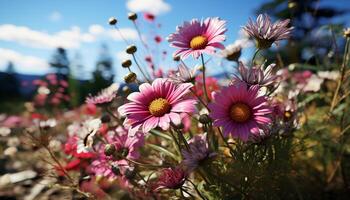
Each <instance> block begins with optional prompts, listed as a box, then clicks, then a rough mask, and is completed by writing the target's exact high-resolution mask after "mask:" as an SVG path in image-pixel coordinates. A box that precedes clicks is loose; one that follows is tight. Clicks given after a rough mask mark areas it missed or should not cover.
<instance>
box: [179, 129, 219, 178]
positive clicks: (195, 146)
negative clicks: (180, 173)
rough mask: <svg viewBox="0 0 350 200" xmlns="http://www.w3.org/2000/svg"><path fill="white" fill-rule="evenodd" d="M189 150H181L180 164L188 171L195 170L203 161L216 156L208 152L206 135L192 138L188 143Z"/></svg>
mask: <svg viewBox="0 0 350 200" xmlns="http://www.w3.org/2000/svg"><path fill="white" fill-rule="evenodd" d="M188 145H189V149H188V150H187V149H183V150H182V152H181V153H182V155H183V158H184V159H183V161H182V164H183V165H184V166H185V168H186V169H187V170H188V171H193V170H194V169H196V168H197V167H198V166H199V165H200V164H201V163H202V162H203V161H204V160H206V159H207V158H210V157H213V156H215V155H216V154H215V153H214V152H212V151H210V150H209V146H208V142H207V134H201V135H196V136H194V137H193V138H192V139H191V140H189V141H188Z"/></svg>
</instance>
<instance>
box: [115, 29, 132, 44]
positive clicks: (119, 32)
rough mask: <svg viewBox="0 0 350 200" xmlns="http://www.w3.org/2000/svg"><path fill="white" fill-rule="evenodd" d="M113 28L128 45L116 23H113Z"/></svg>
mask: <svg viewBox="0 0 350 200" xmlns="http://www.w3.org/2000/svg"><path fill="white" fill-rule="evenodd" d="M114 28H115V29H116V30H117V32H118V34H119V35H120V37H121V38H122V40H124V42H125V43H126V45H130V43H129V42H128V41H127V40H126V39H125V37H124V36H123V34H122V32H121V31H120V30H119V28H118V26H117V25H114Z"/></svg>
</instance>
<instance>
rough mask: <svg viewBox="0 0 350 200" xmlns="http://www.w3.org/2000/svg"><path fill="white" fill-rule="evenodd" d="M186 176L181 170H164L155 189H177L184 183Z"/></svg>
mask: <svg viewBox="0 0 350 200" xmlns="http://www.w3.org/2000/svg"><path fill="white" fill-rule="evenodd" d="M185 180H186V174H185V172H184V170H183V169H181V168H175V169H172V168H166V169H163V170H162V172H161V175H160V176H159V178H158V183H157V185H158V187H157V188H156V189H161V188H167V189H179V188H181V186H182V185H183V184H184V183H185Z"/></svg>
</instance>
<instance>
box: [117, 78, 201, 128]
mask: <svg viewBox="0 0 350 200" xmlns="http://www.w3.org/2000/svg"><path fill="white" fill-rule="evenodd" d="M191 87H192V84H191V83H183V84H179V85H176V84H175V83H173V82H171V81H169V80H168V79H165V78H158V79H156V80H154V81H153V83H152V85H150V84H149V83H144V84H142V85H140V87H139V90H140V92H134V93H131V94H130V95H129V96H128V97H127V98H128V100H130V101H131V102H129V103H126V104H124V105H123V106H121V107H119V109H118V111H119V112H120V113H121V114H122V115H125V116H126V119H125V121H124V124H125V125H126V126H127V125H130V126H131V128H132V129H134V130H138V129H139V128H140V127H142V131H143V132H144V133H147V132H148V131H150V130H151V129H153V128H155V127H157V126H158V127H161V128H162V129H163V130H167V129H168V128H169V126H170V123H171V122H172V123H174V124H180V123H181V117H180V114H181V113H193V112H194V111H195V104H196V101H195V100H193V99H185V95H186V94H187V93H188V92H189V90H190V88H191Z"/></svg>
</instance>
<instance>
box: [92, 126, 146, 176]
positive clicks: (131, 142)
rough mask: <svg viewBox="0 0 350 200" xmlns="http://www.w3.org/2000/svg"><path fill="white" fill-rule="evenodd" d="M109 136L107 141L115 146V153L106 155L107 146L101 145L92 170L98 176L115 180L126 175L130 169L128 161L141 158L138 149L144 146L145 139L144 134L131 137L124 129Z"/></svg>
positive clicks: (119, 129) (117, 130)
mask: <svg viewBox="0 0 350 200" xmlns="http://www.w3.org/2000/svg"><path fill="white" fill-rule="evenodd" d="M108 134H109V135H108V136H107V141H108V142H109V144H111V145H114V148H113V151H111V152H110V154H107V155H106V145H101V146H100V148H99V153H98V154H97V155H98V157H97V158H96V159H95V160H94V161H93V162H92V163H91V170H92V171H93V172H94V173H95V174H96V175H98V176H103V177H107V178H109V179H115V178H117V176H119V175H124V174H125V173H126V171H127V169H129V168H130V166H129V164H128V161H127V160H126V159H130V160H134V159H137V158H139V156H140V154H139V152H138V149H139V148H140V147H141V146H143V144H144V137H143V134H142V133H138V134H136V135H135V136H129V134H128V132H127V130H125V129H124V128H122V127H118V128H117V129H116V130H115V131H113V132H109V133H108Z"/></svg>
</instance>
